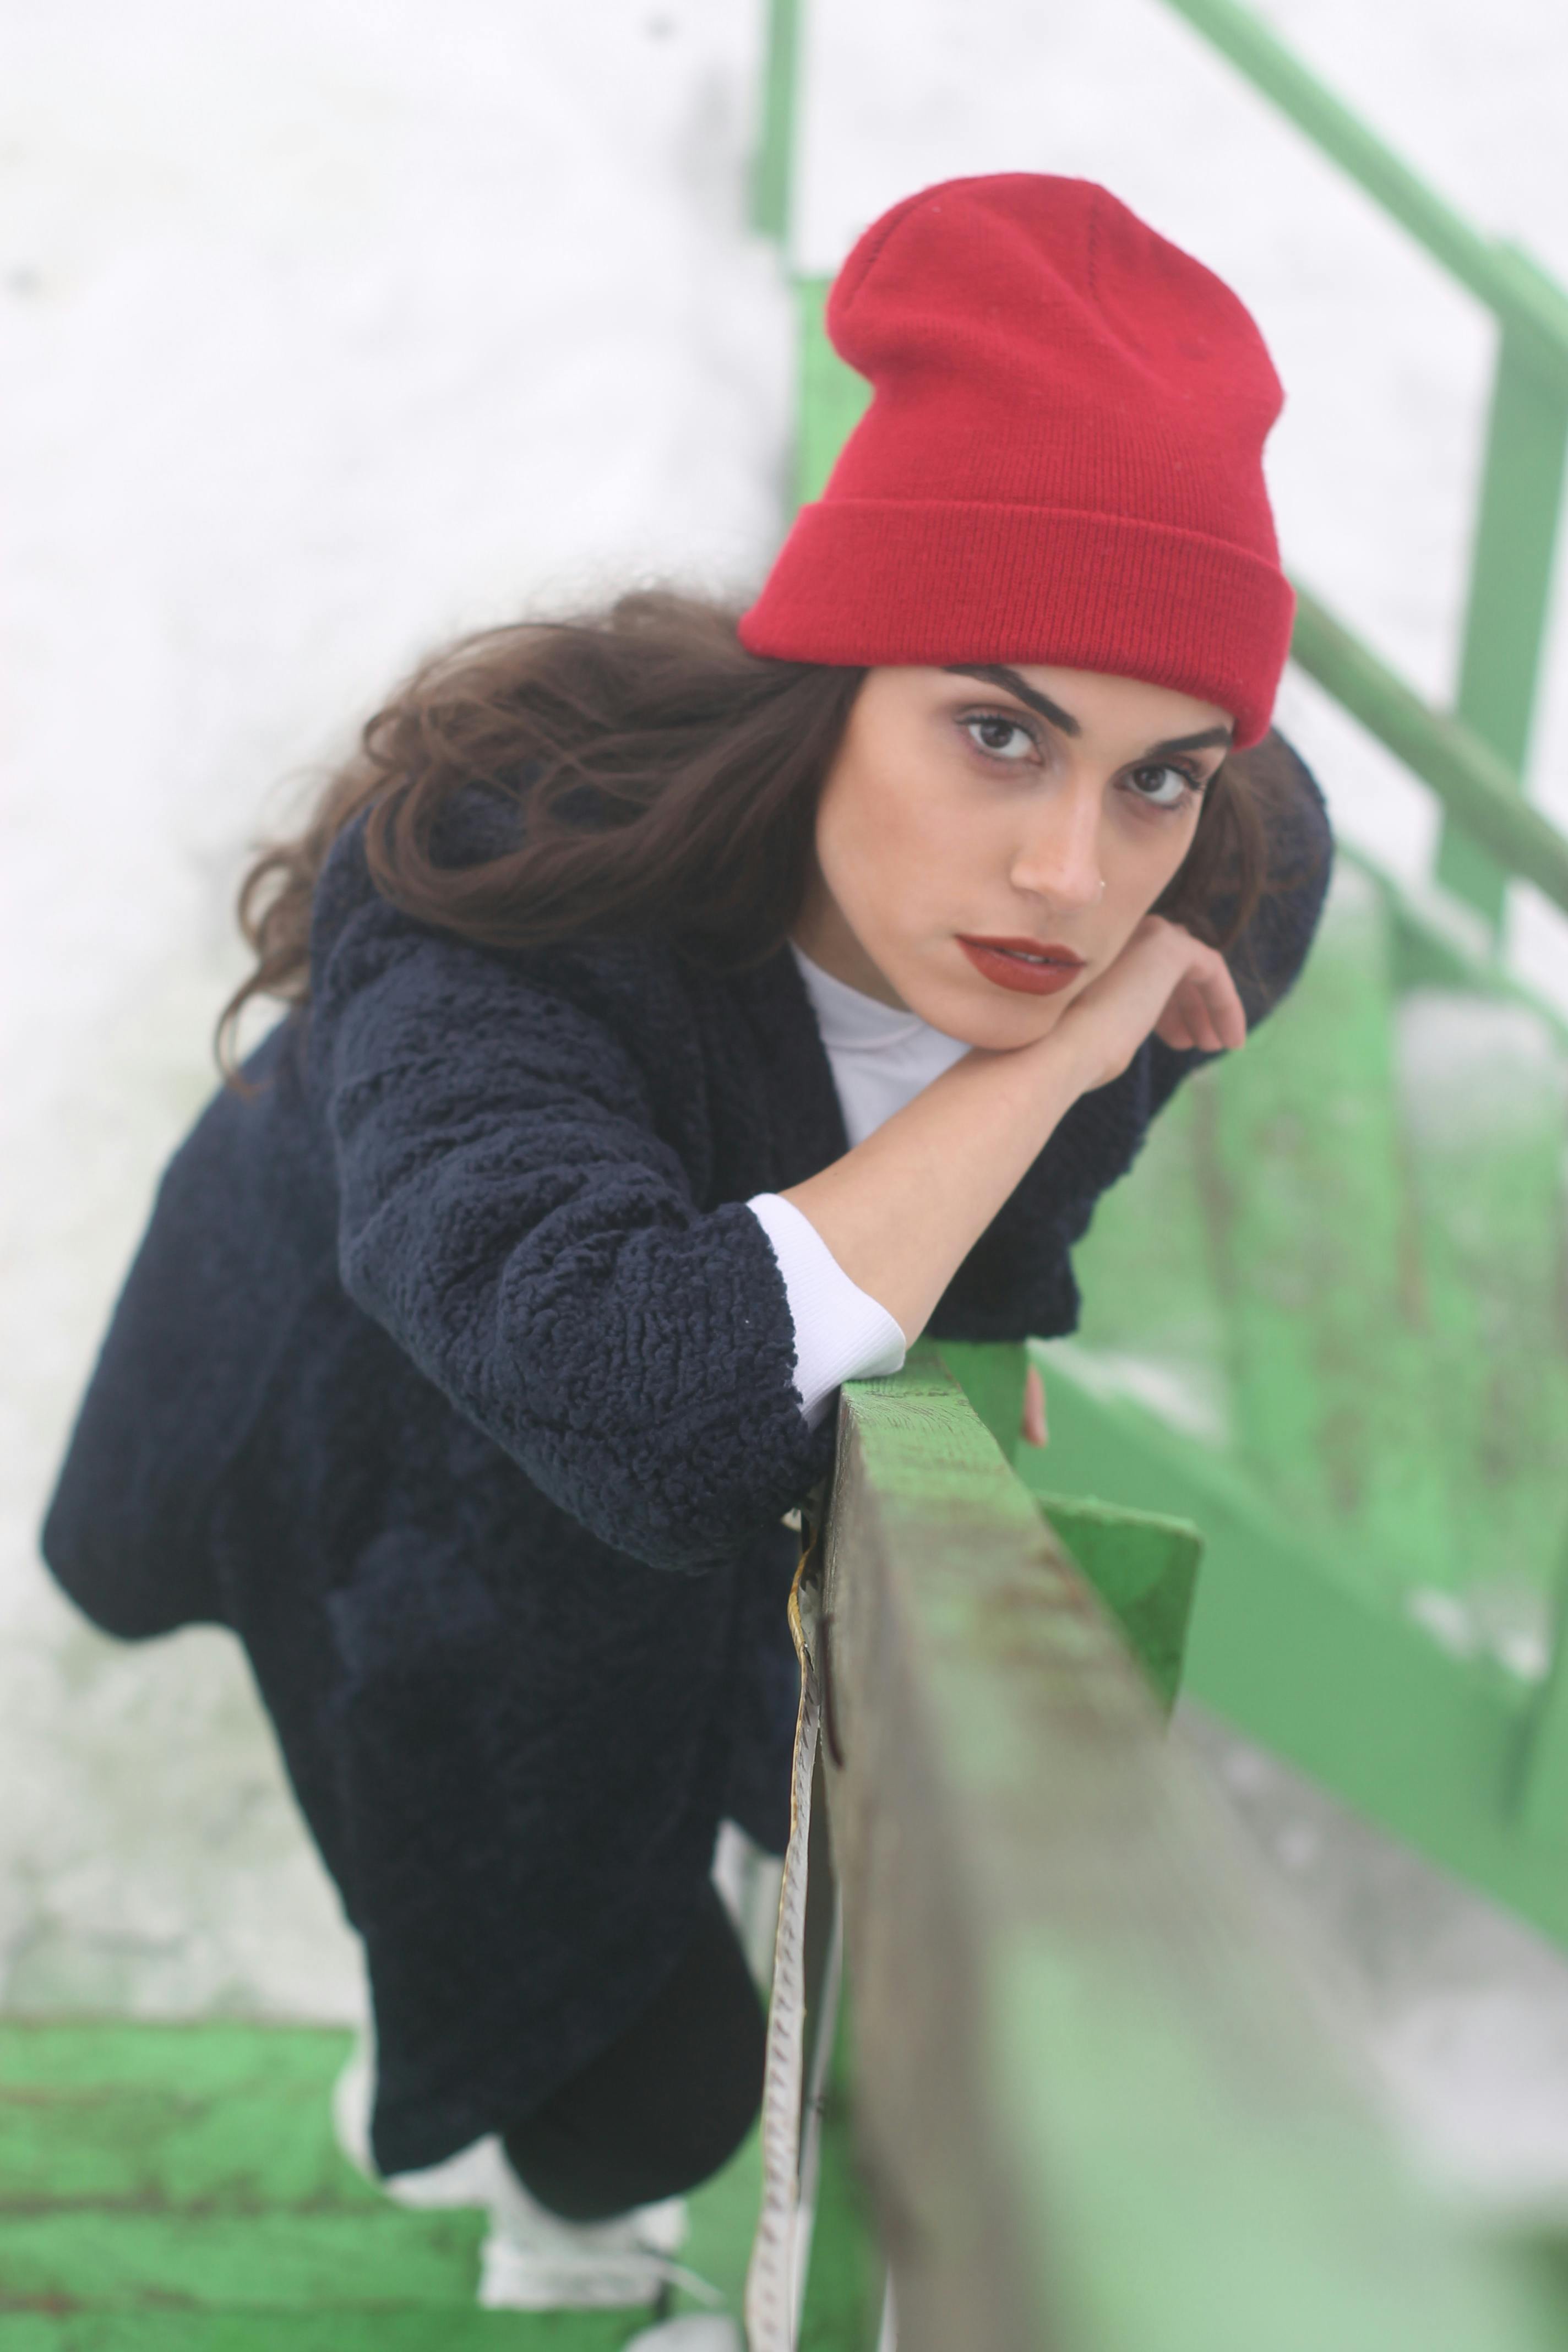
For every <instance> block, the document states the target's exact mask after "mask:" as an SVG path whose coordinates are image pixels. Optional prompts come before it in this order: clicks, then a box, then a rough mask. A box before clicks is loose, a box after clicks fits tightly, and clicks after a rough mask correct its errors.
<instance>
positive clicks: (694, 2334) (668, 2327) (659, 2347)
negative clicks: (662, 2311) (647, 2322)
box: [622, 2311, 746, 2352]
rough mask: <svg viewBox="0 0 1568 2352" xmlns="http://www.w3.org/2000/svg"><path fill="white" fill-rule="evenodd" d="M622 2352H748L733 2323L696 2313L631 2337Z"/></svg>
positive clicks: (709, 2314) (708, 2314)
mask: <svg viewBox="0 0 1568 2352" xmlns="http://www.w3.org/2000/svg"><path fill="white" fill-rule="evenodd" d="M622 2352H746V2347H745V2346H744V2345H743V2344H742V2340H741V2331H740V2329H739V2328H738V2327H737V2326H736V2325H735V2323H734V2321H733V2320H732V2319H721V2317H720V2316H719V2315H718V2314H717V2313H716V2312H707V2311H693V2312H688V2313H687V2314H686V2315H685V2316H684V2317H683V2318H680V2319H666V2320H663V2321H661V2322H660V2324H659V2326H657V2327H645V2328H644V2329H643V2330H642V2332H641V2334H640V2335H637V2336H628V2337H627V2339H626V2344H625V2345H624V2346H623V2347H622Z"/></svg>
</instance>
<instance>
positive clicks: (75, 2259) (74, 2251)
mask: <svg viewBox="0 0 1568 2352" xmlns="http://www.w3.org/2000/svg"><path fill="white" fill-rule="evenodd" d="M484 2232H485V2221H484V2216H483V2214H482V2213H476V2212H457V2213H451V2212H443V2213H413V2212H406V2211H405V2210H402V2209H401V2208H399V2207H397V2206H395V2205H392V2204H391V2203H387V2204H386V2205H384V2208H383V2210H381V2211H379V2212H364V2213H301V2212H299V2211H292V2210H290V2211H285V2212H280V2213H225V2214H205V2213H193V2212H190V2211H188V2210H186V2211H175V2212H172V2213H171V2212H159V2211H156V2210H153V2211H151V2212H145V2213H137V2212H124V2211H119V2210H115V2209H113V2208H112V2207H110V2208H104V2207H102V2206H91V2205H89V2206H79V2205H72V2206H63V2207H58V2208H56V2209H55V2210H52V2211H44V2212H40V2211H37V2210H33V2211H26V2212H23V2213H20V2214H5V2215H0V2300H3V2301H4V2302H7V2303H11V2304H34V2305H44V2306H47V2305H56V2304H58V2305H62V2306H67V2305H76V2306H78V2307H84V2306H85V2307H89V2308H91V2307H96V2308H97V2309H100V2310H110V2311H112V2310H123V2309H125V2308H127V2307H134V2306H135V2305H160V2306H168V2307H177V2306H178V2305H182V2304H184V2305H211V2306H212V2307H213V2308H215V2309H219V2310H239V2309H248V2310H255V2311H275V2310H284V2311H289V2310H292V2311H331V2310H351V2311H353V2310H360V2311H374V2310H399V2309H407V2308H408V2307H409V2306H410V2305H416V2306H424V2305H441V2306H442V2307H447V2306H448V2305H458V2307H459V2308H462V2307H464V2306H466V2305H467V2306H471V2305H472V2304H473V2301H474V2290H475V2284H476V2281H477V2279H478V2276H479V2243H480V2241H481V2240H482V2238H483V2236H484Z"/></svg>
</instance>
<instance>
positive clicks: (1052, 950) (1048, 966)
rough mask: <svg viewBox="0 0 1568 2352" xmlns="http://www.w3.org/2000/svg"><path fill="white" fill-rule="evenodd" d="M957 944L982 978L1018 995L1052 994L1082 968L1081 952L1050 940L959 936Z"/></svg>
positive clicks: (1070, 982) (1069, 981) (1067, 984)
mask: <svg viewBox="0 0 1568 2352" xmlns="http://www.w3.org/2000/svg"><path fill="white" fill-rule="evenodd" d="M958 944H959V946H960V947H961V948H962V949H963V952H964V954H965V955H966V956H967V957H968V958H969V961H970V962H971V963H972V964H973V966H974V969H975V971H977V972H979V974H980V975H981V978H982V979H983V980H989V981H991V982H993V983H994V985H995V986H996V987H997V988H1010V989H1013V990H1014V991H1015V992H1016V993H1017V994H1019V995H1021V996H1055V995H1056V994H1057V993H1058V991H1059V990H1061V989H1064V988H1070V987H1071V986H1072V983H1073V982H1074V981H1075V980H1076V979H1077V978H1078V976H1079V972H1080V971H1082V970H1083V968H1084V959H1083V957H1082V956H1080V955H1075V954H1074V952H1073V950H1072V949H1071V948H1064V947H1058V946H1057V945H1056V944H1055V942H1054V941H1053V940H1026V939H1007V940H996V939H985V940H966V939H963V938H960V940H959V942H958Z"/></svg>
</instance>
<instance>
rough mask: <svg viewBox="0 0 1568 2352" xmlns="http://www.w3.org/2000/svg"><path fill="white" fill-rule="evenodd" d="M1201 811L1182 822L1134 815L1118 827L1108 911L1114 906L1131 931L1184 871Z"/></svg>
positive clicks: (1110, 874)
mask: <svg viewBox="0 0 1568 2352" xmlns="http://www.w3.org/2000/svg"><path fill="white" fill-rule="evenodd" d="M1198 814H1199V813H1198V811H1197V810H1194V812H1193V814H1192V815H1191V816H1189V817H1185V818H1184V819H1183V820H1182V821H1181V822H1180V823H1174V822H1169V823H1168V822H1166V821H1164V820H1163V819H1161V820H1154V821H1152V820H1151V819H1150V818H1149V817H1147V816H1146V815H1142V814H1131V815H1129V816H1128V817H1127V819H1126V820H1125V821H1124V823H1123V824H1122V825H1121V827H1120V828H1119V839H1118V842H1117V846H1116V850H1115V852H1114V857H1115V863H1114V866H1113V867H1110V868H1109V869H1108V873H1107V878H1108V881H1109V884H1110V887H1109V889H1108V890H1107V892H1106V898H1107V900H1108V904H1107V907H1106V909H1105V911H1106V912H1107V914H1110V913H1111V912H1112V910H1113V909H1114V912H1115V914H1116V917H1117V919H1119V920H1124V921H1125V925H1126V929H1127V930H1128V932H1131V931H1132V930H1133V929H1134V928H1135V927H1136V926H1137V925H1138V924H1139V923H1141V922H1142V919H1143V917H1144V916H1145V915H1146V914H1147V913H1148V912H1149V909H1150V908H1152V906H1153V904H1154V902H1155V900H1156V899H1157V898H1160V897H1162V896H1163V893H1164V892H1165V891H1166V890H1167V889H1168V888H1169V887H1170V886H1171V884H1172V883H1173V881H1174V880H1175V878H1176V876H1177V875H1178V874H1179V873H1180V872H1181V870H1182V867H1183V866H1184V864H1185V862H1186V856H1187V852H1188V850H1189V849H1191V847H1192V845H1193V836H1194V834H1195V833H1196V832H1197V829H1198Z"/></svg>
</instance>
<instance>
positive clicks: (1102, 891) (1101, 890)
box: [1094, 874, 1105, 906]
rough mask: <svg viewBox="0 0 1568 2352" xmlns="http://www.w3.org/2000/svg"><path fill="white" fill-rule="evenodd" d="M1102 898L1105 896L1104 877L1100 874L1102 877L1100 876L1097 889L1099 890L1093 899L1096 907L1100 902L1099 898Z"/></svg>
mask: <svg viewBox="0 0 1568 2352" xmlns="http://www.w3.org/2000/svg"><path fill="white" fill-rule="evenodd" d="M1104 896H1105V877H1104V875H1103V874H1102V875H1101V876H1100V887H1099V889H1098V890H1097V891H1096V892H1095V894H1094V898H1095V904H1096V906H1098V905H1099V903H1100V900H1101V898H1104Z"/></svg>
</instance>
